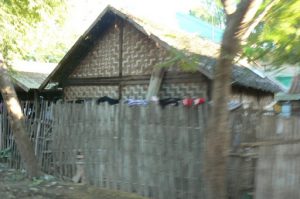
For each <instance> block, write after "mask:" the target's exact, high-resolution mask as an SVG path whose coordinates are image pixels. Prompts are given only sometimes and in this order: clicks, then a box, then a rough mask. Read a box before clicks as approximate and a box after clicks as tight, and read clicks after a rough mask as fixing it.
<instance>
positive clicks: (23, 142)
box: [0, 56, 40, 177]
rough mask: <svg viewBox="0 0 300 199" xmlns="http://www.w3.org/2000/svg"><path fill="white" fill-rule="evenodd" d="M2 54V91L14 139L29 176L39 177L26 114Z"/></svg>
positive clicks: (0, 74)
mask: <svg viewBox="0 0 300 199" xmlns="http://www.w3.org/2000/svg"><path fill="white" fill-rule="evenodd" d="M1 57H2V56H0V91H1V94H2V98H3V101H4V104H5V106H6V108H7V112H8V116H9V122H10V124H11V128H12V132H13V135H14V139H15V141H16V144H17V148H18V151H19V153H20V155H21V159H22V160H23V161H24V163H25V168H26V171H27V174H28V176H30V177H37V176H38V175H39V174H40V170H39V167H38V162H37V159H36V157H35V155H34V151H33V146H32V143H31V142H30V140H29V137H28V134H27V133H26V130H25V121H24V114H23V112H22V109H21V106H20V103H19V100H18V97H17V95H16V91H15V88H14V86H13V84H12V82H11V80H10V77H9V75H8V73H7V68H6V66H5V64H4V61H3V58H1Z"/></svg>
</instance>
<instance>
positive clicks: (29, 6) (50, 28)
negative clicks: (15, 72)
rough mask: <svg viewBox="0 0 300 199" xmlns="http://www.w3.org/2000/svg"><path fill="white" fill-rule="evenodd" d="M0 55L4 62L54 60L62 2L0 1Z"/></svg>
mask: <svg viewBox="0 0 300 199" xmlns="http://www.w3.org/2000/svg"><path fill="white" fill-rule="evenodd" d="M0 5H1V6H0V52H1V53H2V54H3V56H4V57H5V58H6V59H8V60H11V59H27V60H35V61H48V62H50V61H58V60H59V59H60V58H61V56H62V55H63V53H64V49H65V44H64V43H62V42H60V41H61V37H59V35H58V34H59V33H60V31H58V30H59V29H60V28H62V27H63V26H62V24H63V19H64V13H65V9H66V6H65V5H66V4H65V1H64V0H0Z"/></svg>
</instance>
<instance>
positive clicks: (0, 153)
mask: <svg viewBox="0 0 300 199" xmlns="http://www.w3.org/2000/svg"><path fill="white" fill-rule="evenodd" d="M10 157H11V148H6V149H2V150H0V160H1V159H8V158H10Z"/></svg>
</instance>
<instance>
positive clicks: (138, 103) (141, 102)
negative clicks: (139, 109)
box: [124, 99, 149, 106]
mask: <svg viewBox="0 0 300 199" xmlns="http://www.w3.org/2000/svg"><path fill="white" fill-rule="evenodd" d="M124 103H125V104H128V106H147V105H148V103H149V102H148V101H147V100H139V99H127V100H125V101H124Z"/></svg>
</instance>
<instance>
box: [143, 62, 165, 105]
mask: <svg viewBox="0 0 300 199" xmlns="http://www.w3.org/2000/svg"><path fill="white" fill-rule="evenodd" d="M164 74H165V69H164V68H161V67H154V69H153V71H152V74H151V79H150V82H149V86H148V91H147V95H146V100H150V99H151V97H153V96H157V95H158V92H159V89H160V85H161V82H162V80H163V77H164Z"/></svg>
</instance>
